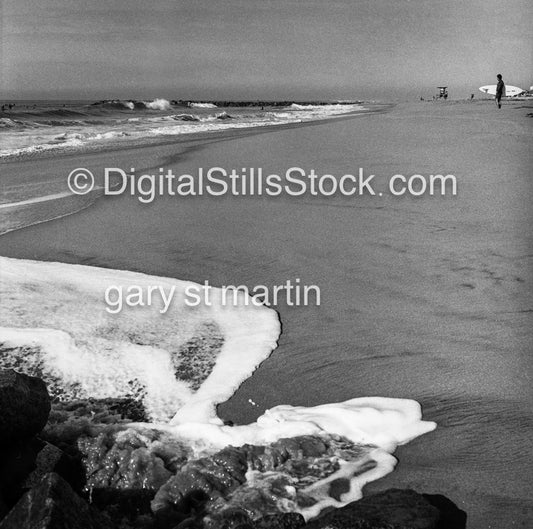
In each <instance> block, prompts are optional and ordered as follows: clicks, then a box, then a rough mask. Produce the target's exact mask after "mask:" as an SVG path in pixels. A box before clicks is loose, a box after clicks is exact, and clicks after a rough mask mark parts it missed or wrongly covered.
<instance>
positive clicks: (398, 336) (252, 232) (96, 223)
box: [0, 105, 533, 529]
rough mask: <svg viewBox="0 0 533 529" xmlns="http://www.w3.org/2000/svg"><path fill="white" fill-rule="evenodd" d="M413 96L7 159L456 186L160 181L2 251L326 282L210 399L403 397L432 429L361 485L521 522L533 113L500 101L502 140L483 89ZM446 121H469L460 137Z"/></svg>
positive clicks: (3, 243)
mask: <svg viewBox="0 0 533 529" xmlns="http://www.w3.org/2000/svg"><path fill="white" fill-rule="evenodd" d="M419 108H421V109H422V110H419V111H418V112H417V113H416V112H415V113H413V112H411V111H410V112H406V111H403V110H402V109H401V108H398V109H396V110H395V111H393V112H391V113H388V114H382V115H369V116H362V117H357V118H354V119H350V120H343V121H336V122H328V123H321V124H318V125H314V126H306V127H301V128H296V129H290V130H277V131H275V132H268V133H260V134H250V135H246V136H236V137H234V138H232V137H231V136H229V137H223V138H220V139H216V140H213V141H211V142H210V143H209V144H206V145H204V146H202V144H201V143H194V142H190V143H189V144H180V145H177V146H173V145H167V146H160V147H157V148H154V147H151V148H147V149H139V150H136V151H120V152H115V153H109V154H106V155H90V154H87V155H83V156H77V157H75V158H70V159H69V158H64V159H61V160H55V161H54V160H52V161H50V162H46V163H43V162H40V163H37V162H31V161H30V162H26V163H25V164H22V165H19V166H15V165H12V166H11V165H10V164H6V165H5V166H4V167H6V168H7V172H8V177H13V178H14V176H13V175H15V171H17V172H18V174H19V175H22V177H24V175H31V174H32V173H33V174H35V173H36V167H38V168H39V169H40V172H39V174H46V172H47V171H50V172H54V171H55V173H54V174H56V175H60V174H65V175H66V174H68V172H69V170H70V169H71V168H74V167H78V166H86V167H89V168H91V169H95V170H97V169H101V168H102V167H105V166H109V164H110V163H114V164H115V165H116V166H118V167H129V164H131V165H132V166H135V167H143V168H150V167H160V166H163V167H172V168H174V170H175V172H176V173H178V174H179V173H184V172H189V171H194V169H195V168H197V167H199V166H203V167H209V166H222V167H227V168H233V167H263V168H264V169H265V170H268V171H271V172H276V171H279V172H284V171H285V170H286V169H287V168H288V167H291V166H300V167H302V168H305V169H311V168H314V169H316V171H317V172H320V173H326V172H327V173H333V174H344V173H346V172H354V171H356V170H357V168H359V167H363V168H365V170H368V171H369V172H371V173H375V174H376V175H378V181H382V180H380V179H383V178H384V177H385V176H388V175H391V174H394V173H402V174H413V173H426V174H429V173H437V172H438V173H453V174H455V175H456V176H457V178H458V181H459V194H458V196H457V197H440V198H437V197H424V198H408V197H404V198H399V197H386V196H385V197H380V198H378V197H368V196H366V197H357V198H332V197H331V198H317V197H302V198H287V197H284V198H267V197H262V198H253V197H247V198H242V197H241V198H238V197H226V198H223V199H220V198H218V199H216V198H213V197H201V198H196V199H177V198H176V197H171V198H162V199H158V200H157V201H155V202H154V203H153V204H150V205H143V204H140V203H139V202H138V201H137V200H135V199H132V198H131V197H120V198H113V199H111V198H105V199H101V200H98V201H97V202H96V203H95V204H94V205H93V206H92V207H90V208H88V209H85V210H83V211H81V212H80V213H78V214H76V215H74V216H70V217H66V218H64V219H61V220H59V221H54V222H51V223H47V224H41V225H38V226H34V227H32V228H29V229H24V230H21V231H18V232H14V233H12V234H8V235H5V236H3V237H1V238H0V254H2V255H6V256H16V257H27V258H35V259H43V260H60V261H65V262H76V263H83V264H92V265H99V266H105V267H112V268H119V269H130V270H139V271H143V272H146V273H151V274H157V275H164V276H171V277H177V278H180V279H188V280H194V281H197V282H200V283H203V281H204V280H206V279H207V280H209V282H210V283H211V284H215V285H226V284H246V285H248V286H249V287H250V288H251V287H253V286H254V285H258V284H264V285H278V284H282V283H284V282H285V281H286V280H287V279H291V280H294V279H295V278H300V280H301V282H302V284H315V285H318V286H319V287H320V289H321V294H322V304H321V306H320V307H287V306H283V305H280V306H278V307H277V310H278V311H279V313H280V317H281V321H282V325H283V334H282V336H281V339H280V343H279V347H278V348H277V349H276V350H275V351H274V353H273V354H272V356H271V357H270V358H269V359H268V360H267V361H265V362H264V363H263V364H262V365H261V367H260V368H259V369H258V370H257V371H256V373H255V374H254V376H253V377H251V378H250V379H248V380H247V381H246V382H245V383H244V384H243V386H242V387H241V388H240V390H239V391H238V392H237V394H236V395H235V396H234V397H233V398H232V399H230V401H229V402H227V403H226V404H224V405H223V406H221V407H220V409H219V414H220V415H221V416H222V417H224V418H230V419H232V420H235V421H237V422H240V423H247V422H250V421H252V420H254V419H255V418H256V417H257V416H258V415H260V414H261V413H262V412H263V411H264V410H265V409H267V408H270V407H272V406H273V405H276V404H281V403H291V404H293V405H315V404H320V403H324V402H335V401H342V400H346V399H349V398H353V397H357V396H368V395H380V396H392V397H406V398H413V399H415V400H418V401H419V402H421V403H422V405H423V408H424V417H425V418H427V419H429V420H435V421H436V422H437V423H438V425H439V427H438V428H437V430H436V431H435V432H433V433H431V434H428V435H427V436H425V437H423V438H421V439H418V440H416V441H415V442H413V443H412V444H411V445H409V446H408V447H406V448H404V449H403V450H402V451H400V466H399V469H398V471H397V472H395V473H394V474H393V475H392V476H391V477H390V478H386V480H385V481H384V482H383V483H380V482H377V483H376V484H374V485H373V487H374V488H376V487H380V486H382V487H385V485H386V484H387V483H393V484H396V485H401V486H404V487H412V488H417V489H419V490H421V491H424V492H435V493H443V494H446V495H448V496H449V497H450V498H451V499H452V500H454V501H456V502H457V503H458V504H459V505H460V506H461V507H462V508H464V509H465V510H466V511H467V512H468V515H469V520H470V524H469V527H472V528H480V529H481V528H488V527H494V528H497V527H527V523H528V521H529V519H530V516H531V512H532V511H531V503H530V501H529V498H530V497H531V480H530V477H529V474H528V473H527V472H526V469H527V463H528V460H529V453H530V450H531V440H530V438H531V426H532V421H533V420H532V416H531V411H530V410H531V404H533V398H532V395H531V379H530V372H531V355H530V343H531V342H530V338H531V335H530V329H531V324H532V318H531V314H532V313H531V305H530V300H531V285H532V269H533V267H531V247H532V246H531V235H530V233H528V230H527V227H529V226H530V220H531V213H530V203H531V201H530V200H531V184H530V181H529V180H528V177H527V174H528V159H527V156H526V155H525V153H527V152H528V151H527V134H526V133H527V127H528V126H530V125H528V124H527V123H524V122H523V121H520V120H516V119H509V122H508V123H507V124H506V123H505V122H504V123H503V125H501V124H500V125H499V126H505V127H507V128H506V130H507V131H508V136H507V137H506V138H505V139H504V140H503V141H499V142H494V141H492V140H493V135H497V134H498V133H497V128H496V127H495V125H494V122H493V121H492V118H491V117H490V115H487V113H486V112H485V109H484V108H483V107H479V110H477V111H476V112H472V111H470V112H471V115H470V116H463V111H462V110H456V111H455V113H453V112H454V109H453V108H452V109H451V110H450V111H449V112H451V113H452V114H451V116H450V115H449V114H443V112H445V111H442V112H441V114H438V113H437V114H435V113H434V112H433V114H429V113H426V114H425V113H424V106H423V105H420V107H419ZM446 112H448V111H446ZM421 123H425V126H421ZM428 123H430V125H428ZM458 124H460V125H461V127H462V129H463V131H464V134H462V136H461V139H460V140H459V139H457V140H454V137H455V136H454V135H455V133H456V130H457V129H456V127H457V126H458ZM437 125H438V126H437ZM428 130H429V133H428ZM480 131H483V134H481V133H480ZM443 138H447V141H445V142H444V141H443ZM465 138H466V139H465ZM4 167H2V170H3V169H4ZM11 168H13V170H11ZM27 177H28V178H29V176H27ZM43 178H44V176H43ZM529 231H530V230H529ZM249 399H251V400H252V401H253V403H255V404H252V403H251V402H250V401H249ZM387 480H388V481H387Z"/></svg>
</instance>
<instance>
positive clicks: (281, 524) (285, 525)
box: [252, 512, 305, 529]
mask: <svg viewBox="0 0 533 529" xmlns="http://www.w3.org/2000/svg"><path fill="white" fill-rule="evenodd" d="M304 526H305V519H304V517H303V516H302V515H301V514H298V513H295V512H290V513H282V514H273V515H270V516H263V517H262V518H260V519H259V520H256V521H255V522H253V525H252V528H253V529H300V528H302V527H304Z"/></svg>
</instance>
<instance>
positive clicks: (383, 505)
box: [305, 489, 466, 529]
mask: <svg viewBox="0 0 533 529" xmlns="http://www.w3.org/2000/svg"><path fill="white" fill-rule="evenodd" d="M441 498H443V497H439V498H438V499H436V500H433V502H430V501H428V499H427V498H426V497H425V496H424V495H422V494H418V493H417V492H415V491H413V490H399V489H390V490H386V491H384V492H380V493H378V494H374V495H372V496H368V497H366V498H363V499H361V500H359V501H356V502H353V503H349V504H348V505H345V506H344V507H341V508H340V509H334V510H331V511H329V512H327V513H326V514H323V515H321V516H319V517H318V518H316V519H315V520H312V521H311V522H309V523H308V524H307V525H306V526H305V527H306V529H326V528H327V529H407V528H408V529H464V528H465V527H466V514H465V513H464V512H463V511H461V510H460V509H458V508H457V507H456V506H455V505H454V504H453V503H452V502H451V501H450V500H447V499H446V501H443V500H442V499H441ZM436 505H437V506H436ZM443 505H445V506H446V508H445V509H444V510H443V509H442V506H443Z"/></svg>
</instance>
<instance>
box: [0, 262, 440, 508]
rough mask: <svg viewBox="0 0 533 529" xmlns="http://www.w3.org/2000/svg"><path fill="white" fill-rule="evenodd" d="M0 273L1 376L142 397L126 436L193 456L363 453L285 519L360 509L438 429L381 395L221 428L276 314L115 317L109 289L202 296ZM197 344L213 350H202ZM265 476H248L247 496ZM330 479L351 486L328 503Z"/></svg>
mask: <svg viewBox="0 0 533 529" xmlns="http://www.w3.org/2000/svg"><path fill="white" fill-rule="evenodd" d="M0 269H1V270H2V274H1V276H0V298H1V299H2V306H1V307H0V325H2V327H0V367H4V368H5V367H16V369H18V370H21V371H23V372H27V373H30V374H38V375H39V376H41V377H42V378H44V379H45V380H46V382H47V383H48V387H49V391H50V392H51V393H52V395H53V396H55V397H57V398H59V399H60V400H64V401H67V402H68V401H70V400H76V399H87V398H93V399H99V398H102V399H105V398H120V397H128V398H135V399H138V400H140V401H141V402H142V404H143V406H144V408H145V410H146V412H147V414H148V416H149V418H150V422H149V423H132V424H131V428H133V429H136V430H138V431H139V432H143V431H150V430H158V431H162V432H166V434H169V435H171V436H172V437H173V438H175V439H177V440H179V442H182V443H185V444H186V445H187V446H189V447H190V450H191V452H192V454H194V456H195V457H202V456H210V455H212V454H215V452H217V451H218V450H220V449H222V448H224V447H226V446H228V445H231V446H234V447H240V446H244V445H255V446H266V445H269V444H271V443H274V442H276V441H278V440H280V439H285V438H296V437H298V436H308V435H310V436H319V437H320V436H321V437H323V438H324V439H325V440H326V439H333V438H335V437H334V436H337V438H339V436H340V438H342V439H347V440H349V442H351V443H353V444H354V445H356V446H360V447H361V450H360V457H359V456H358V457H357V458H356V459H353V458H350V457H347V458H343V457H342V451H341V452H340V454H341V455H340V456H335V457H333V458H332V464H333V463H334V464H336V465H337V466H338V469H337V470H336V471H335V472H334V473H333V474H330V475H328V476H326V477H324V478H320V479H318V480H315V481H314V482H313V483H311V484H309V485H308V486H306V487H304V488H303V489H301V492H302V493H304V494H306V495H308V496H309V497H312V498H314V500H313V502H312V505H307V506H302V505H300V504H298V502H297V501H296V500H295V501H292V502H291V501H289V502H287V501H286V499H283V500H281V499H280V500H279V505H278V506H279V509H280V510H289V511H291V510H293V511H294V510H296V511H299V512H301V513H302V514H303V515H304V516H305V517H306V518H311V517H314V516H316V515H317V514H319V512H320V511H321V510H322V509H323V508H325V507H328V506H336V507H339V506H342V505H344V504H346V503H347V502H350V501H355V500H357V499H358V498H360V497H361V495H362V487H363V486H364V484H366V483H368V482H369V481H372V480H375V479H378V478H380V477H382V476H384V475H386V474H387V473H389V472H391V471H392V470H393V468H394V466H395V464H396V459H395V458H394V457H393V456H392V455H391V454H392V453H393V452H394V450H395V449H396V448H397V446H399V445H402V444H404V443H407V442H409V441H411V440H412V439H414V438H416V437H417V436H419V435H422V434H425V433H427V432H430V431H431V430H433V429H434V428H435V427H436V425H435V423H433V422H429V421H424V420H423V419H422V412H421V408H420V405H419V404H418V403H417V402H416V401H413V400H408V399H393V398H383V397H366V398H355V399H351V400H347V401H345V402H339V403H330V404H322V405H319V406H314V407H302V406H290V405H281V406H276V407H273V408H271V409H269V410H267V411H266V412H265V413H264V414H263V415H261V416H260V417H259V418H258V419H257V421H256V422H254V423H252V424H248V425H242V426H227V425H224V424H223V423H222V421H221V420H220V419H219V418H218V417H217V416H216V405H217V404H218V403H220V402H223V401H224V400H226V399H228V398H229V397H230V396H231V395H232V394H233V393H234V392H235V391H236V390H237V388H238V387H239V385H240V384H241V383H242V382H243V381H244V380H245V379H246V378H248V377H250V376H251V375H252V373H253V371H254V370H255V369H256V368H257V366H258V365H259V364H260V363H261V362H262V361H263V360H265V359H266V358H267V357H268V356H269V355H270V353H271V352H272V350H273V349H274V348H275V347H276V344H277V339H278V337H279V334H280V323H279V320H278V317H277V313H276V312H275V311H274V310H272V309H270V308H267V307H264V306H259V307H258V306H255V305H254V304H252V303H248V301H249V300H248V299H247V298H246V297H245V295H244V294H243V293H241V294H240V297H239V299H238V303H237V304H236V305H235V306H229V305H228V306H224V305H223V304H222V297H221V291H220V290H218V289H213V291H212V292H211V296H210V298H211V304H210V305H201V306H197V307H189V306H187V305H186V304H184V303H173V304H172V305H171V307H170V309H169V311H168V312H167V313H166V314H165V315H161V314H160V313H159V310H158V309H159V308H160V307H159V306H158V305H157V304H156V305H155V306H152V307H142V308H140V307H138V308H135V309H131V308H130V309H128V310H125V311H123V312H121V313H118V314H115V315H113V314H109V313H108V312H107V311H106V310H105V303H104V292H105V290H106V288H107V287H108V286H110V285H119V286H123V287H128V286H131V285H135V286H141V287H145V288H147V287H149V286H155V285H158V286H161V287H163V288H165V289H167V290H168V289H170V288H171V287H175V288H176V290H177V291H178V292H179V293H184V292H185V289H186V288H187V287H188V286H191V285H193V286H194V287H195V288H202V287H200V285H195V284H194V283H190V282H187V281H179V280H177V279H172V278H165V277H156V276H149V275H145V274H140V273H134V272H129V271H119V270H111V269H103V268H97V267H88V266H81V265H69V264H63V263H48V262H36V261H27V260H18V259H9V258H4V257H0ZM175 298H176V299H179V296H175ZM210 337H211V338H213V337H214V338H213V339H210ZM202 343H203V344H205V343H207V344H211V345H210V346H209V347H208V348H207V350H206V349H205V348H204V350H202V347H201V344H202ZM187 344H189V345H187ZM199 344H200V345H199ZM184 351H185V352H186V354H185V353H184ZM191 359H192V362H191ZM333 460H334V461H333ZM267 478H268V476H267V475H265V476H263V475H262V474H261V473H259V474H258V473H257V471H253V472H252V471H250V472H249V475H247V480H248V484H247V485H246V486H250V487H253V486H254V483H257V484H260V483H262V482H264V480H265V479H267ZM291 479H292V478H291ZM336 480H344V481H345V482H347V483H348V484H349V487H348V488H347V490H345V492H343V493H342V494H341V495H340V496H337V497H333V496H334V495H331V494H330V492H329V491H330V488H331V484H332V483H334V482H335V481H336ZM258 486H259V485H258Z"/></svg>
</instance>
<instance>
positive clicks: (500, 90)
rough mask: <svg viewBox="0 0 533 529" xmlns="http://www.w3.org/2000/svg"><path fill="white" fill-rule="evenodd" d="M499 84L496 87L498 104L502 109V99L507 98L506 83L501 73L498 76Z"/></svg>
mask: <svg viewBox="0 0 533 529" xmlns="http://www.w3.org/2000/svg"><path fill="white" fill-rule="evenodd" d="M496 77H497V78H498V84H497V85H496V103H497V104H498V108H502V97H505V83H504V82H503V79H502V74H501V73H499V74H498V75H497V76H496Z"/></svg>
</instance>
